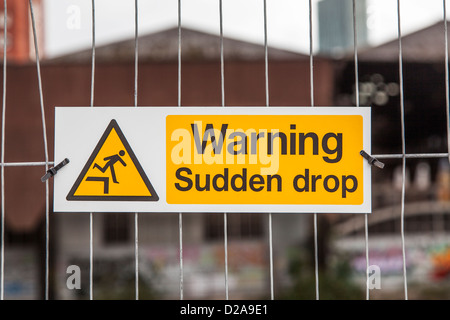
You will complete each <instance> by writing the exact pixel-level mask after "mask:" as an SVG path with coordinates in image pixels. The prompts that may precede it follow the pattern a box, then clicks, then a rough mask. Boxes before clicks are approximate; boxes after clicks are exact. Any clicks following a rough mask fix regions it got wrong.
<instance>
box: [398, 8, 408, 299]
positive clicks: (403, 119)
mask: <svg viewBox="0 0 450 320" xmlns="http://www.w3.org/2000/svg"><path fill="white" fill-rule="evenodd" d="M397 27H398V60H399V77H400V113H401V131H402V198H401V226H400V228H401V238H402V258H403V284H404V291H405V300H408V285H407V279H406V252H405V188H406V156H405V153H406V146H405V103H404V93H403V54H402V39H401V38H402V33H401V21H400V0H397Z"/></svg>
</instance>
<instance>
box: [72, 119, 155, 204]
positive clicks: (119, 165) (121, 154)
mask: <svg viewBox="0 0 450 320" xmlns="http://www.w3.org/2000/svg"><path fill="white" fill-rule="evenodd" d="M67 200H82V201H83V200H84V201H90V200H93V201H158V200H159V197H158V195H157V194H156V192H155V190H154V189H153V186H152V184H151V183H150V181H149V179H148V177H147V175H146V174H145V172H144V170H143V169H142V167H141V165H140V163H139V161H138V159H137V158H136V156H135V154H134V152H133V150H132V149H131V147H130V145H129V144H128V141H127V140H126V138H125V136H124V134H123V132H122V130H121V129H120V127H119V125H118V124H117V121H116V120H111V122H110V123H109V125H108V127H107V128H106V130H105V132H104V134H103V136H102V137H101V139H100V141H99V142H98V144H97V146H96V147H95V149H94V151H93V152H92V154H91V156H90V158H89V159H88V161H87V162H86V165H85V166H84V168H83V170H82V171H81V173H80V175H79V176H78V179H77V180H76V181H75V183H74V185H73V187H72V189H71V190H70V192H69V194H68V195H67Z"/></svg>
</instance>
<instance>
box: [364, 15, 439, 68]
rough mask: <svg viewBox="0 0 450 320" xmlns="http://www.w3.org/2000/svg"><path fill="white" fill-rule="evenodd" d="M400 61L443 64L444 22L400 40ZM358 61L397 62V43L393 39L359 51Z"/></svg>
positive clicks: (396, 40) (404, 36)
mask: <svg viewBox="0 0 450 320" xmlns="http://www.w3.org/2000/svg"><path fill="white" fill-rule="evenodd" d="M401 40H402V41H401V45H402V59H403V61H407V62H444V61H445V33H444V21H443V20H442V21H439V22H437V23H435V24H433V25H430V26H428V27H426V28H424V29H421V30H419V31H416V32H413V33H410V34H407V35H403V36H402V38H401ZM358 59H359V60H361V61H373V62H394V61H398V60H399V42H398V39H397V38H396V39H394V40H392V41H389V42H387V43H384V44H382V45H380V46H378V47H374V48H366V49H364V50H360V53H359V54H358Z"/></svg>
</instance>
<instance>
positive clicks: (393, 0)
mask: <svg viewBox="0 0 450 320" xmlns="http://www.w3.org/2000/svg"><path fill="white" fill-rule="evenodd" d="M318 1H320V0H313V7H312V10H313V28H312V29H313V35H314V36H313V45H314V50H316V49H317V45H316V44H317V43H318V41H317V29H318V21H317V7H316V4H317V2H318ZM334 1H339V0H334ZM356 1H358V0H356ZM222 2H223V32H224V36H225V37H230V38H234V39H238V40H244V41H248V42H252V43H259V44H263V42H264V6H263V3H264V2H263V0H222ZM91 3H92V1H91V0H44V15H45V19H44V21H45V30H46V31H45V43H46V48H45V52H46V55H47V57H56V56H59V55H63V54H67V53H70V52H73V51H78V50H82V49H86V48H89V47H90V46H91V39H92V20H91V19H92V15H91V10H92V9H91ZM134 5H135V1H134V0H96V1H95V19H96V28H95V33H96V45H102V44H107V43H111V42H114V41H118V40H123V39H128V38H132V37H134V32H135V31H134V30H135V26H134V21H135V20H134V14H135V13H134V9H135V7H134ZM138 7H139V16H138V20H139V29H138V30H139V34H140V35H144V34H148V33H153V32H158V31H162V30H165V29H168V28H173V27H176V26H177V22H178V0H139V1H138ZM367 7H368V17H367V25H368V28H369V43H370V44H371V45H378V44H381V43H383V42H386V41H389V40H391V39H394V38H396V37H397V0H367ZM400 13H401V15H400V17H401V30H402V35H405V34H407V33H410V32H413V31H416V30H419V29H421V28H423V27H426V26H427V25H430V24H433V23H435V22H437V21H439V20H441V19H442V18H443V0H402V1H401V2H400ZM181 21H182V26H183V27H187V28H192V29H196V30H199V31H204V32H208V33H212V34H217V35H218V34H219V30H220V22H219V21H220V20H219V0H182V1H181ZM267 39H268V45H269V46H272V47H276V48H280V49H285V50H290V51H294V52H300V53H308V52H309V43H310V42H309V3H308V0H267Z"/></svg>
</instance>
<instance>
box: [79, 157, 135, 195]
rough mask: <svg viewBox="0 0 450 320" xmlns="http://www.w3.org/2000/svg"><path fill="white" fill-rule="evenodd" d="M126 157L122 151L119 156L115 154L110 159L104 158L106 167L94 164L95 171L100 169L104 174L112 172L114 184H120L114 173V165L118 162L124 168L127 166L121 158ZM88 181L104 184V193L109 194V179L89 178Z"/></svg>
mask: <svg viewBox="0 0 450 320" xmlns="http://www.w3.org/2000/svg"><path fill="white" fill-rule="evenodd" d="M124 155H125V151H123V150H120V151H119V154H114V155H111V156H109V157H106V158H104V159H103V160H104V161H106V163H105V165H104V166H103V167H101V166H100V165H98V163H94V166H93V167H92V168H93V169H98V170H100V171H101V172H102V173H105V172H106V170H108V169H109V170H110V172H111V178H112V181H113V182H114V183H119V181H117V177H116V172H115V171H114V165H115V164H116V163H117V162H120V163H121V164H122V165H123V166H124V167H126V166H127V164H126V162H125V161H123V159H122V158H121V157H123V156H124ZM86 181H100V182H103V193H104V194H108V193H109V177H87V178H86Z"/></svg>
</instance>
